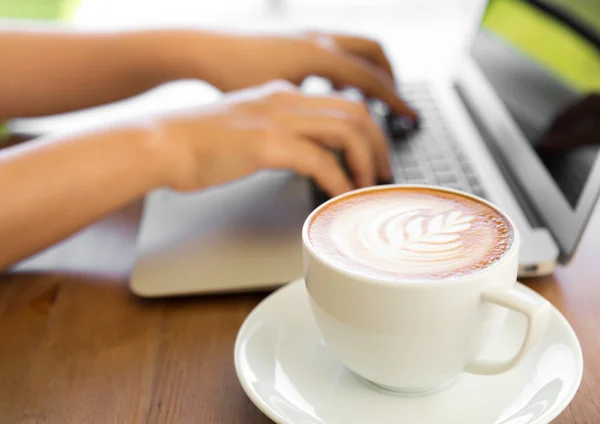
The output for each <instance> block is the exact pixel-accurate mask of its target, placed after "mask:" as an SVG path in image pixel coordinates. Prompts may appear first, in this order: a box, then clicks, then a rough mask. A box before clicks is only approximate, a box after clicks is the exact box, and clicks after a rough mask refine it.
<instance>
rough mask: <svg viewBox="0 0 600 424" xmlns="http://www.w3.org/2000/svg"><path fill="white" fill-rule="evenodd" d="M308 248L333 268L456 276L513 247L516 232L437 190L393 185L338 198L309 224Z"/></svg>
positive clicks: (487, 210)
mask: <svg viewBox="0 0 600 424" xmlns="http://www.w3.org/2000/svg"><path fill="white" fill-rule="evenodd" d="M308 237H309V240H310V243H311V244H312V246H313V247H314V248H315V250H316V251H317V252H319V254H320V255H322V256H323V257H325V258H326V259H327V260H328V261H329V262H332V263H333V264H334V265H336V266H338V267H340V268H342V269H346V270H348V271H353V272H357V273H360V274H362V275H365V276H369V277H376V278H383V279H387V280H394V279H396V280H397V279H400V280H428V279H439V278H447V277H458V276H463V275H467V274H470V273H473V272H476V271H478V270H481V269H484V268H486V267H488V266H489V265H491V264H493V263H494V262H496V261H498V260H500V259H501V258H502V257H503V256H504V255H505V254H506V253H507V252H508V251H509V250H510V248H511V246H512V244H513V239H514V231H513V229H512V227H511V225H510V223H509V222H508V221H507V220H506V218H504V216H502V215H501V214H500V213H498V212H497V211H496V210H495V209H494V208H492V207H490V206H488V205H486V204H484V203H482V202H479V201H477V200H475V199H472V198H470V197H466V196H462V195H460V194H454V193H447V192H444V191H438V190H434V189H426V188H425V189H424V188H419V189H415V188H408V187H407V188H402V187H394V188H389V189H380V190H372V191H363V192H358V193H354V194H351V195H349V196H346V197H342V198H340V199H337V200H334V201H333V202H331V203H329V204H327V205H325V206H324V207H323V208H322V209H321V210H320V211H318V212H317V213H316V214H315V216H314V217H313V219H312V221H311V222H310V223H309V227H308Z"/></svg>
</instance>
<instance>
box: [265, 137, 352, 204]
mask: <svg viewBox="0 0 600 424" xmlns="http://www.w3.org/2000/svg"><path fill="white" fill-rule="evenodd" d="M264 141H265V143H264V146H263V149H262V151H263V154H262V164H261V165H262V168H268V169H290V170H292V171H294V172H296V173H298V174H300V175H305V176H307V177H311V178H313V179H314V180H315V182H316V183H317V185H318V186H320V187H321V188H322V189H323V190H324V191H325V192H326V193H327V194H329V195H330V196H331V197H335V196H338V195H340V194H343V193H346V192H347V191H350V190H352V189H353V188H354V186H353V185H352V183H351V181H350V179H349V178H348V176H347V175H346V173H345V172H344V171H343V169H342V167H341V165H340V163H339V162H338V160H337V158H336V156H335V155H334V154H333V153H332V152H331V151H329V150H327V149H325V148H323V147H321V146H319V145H318V144H316V143H314V142H313V141H311V140H309V139H307V138H304V137H299V136H293V135H279V136H277V137H276V138H273V139H271V140H264Z"/></svg>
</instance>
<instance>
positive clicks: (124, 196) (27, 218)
mask: <svg viewBox="0 0 600 424" xmlns="http://www.w3.org/2000/svg"><path fill="white" fill-rule="evenodd" d="M156 137H157V136H156V135H155V132H154V131H153V130H151V129H149V128H146V127H144V126H127V127H120V128H114V129H110V130H103V131H97V132H88V133H87V134H81V135H76V136H70V137H63V138H55V139H39V140H36V141H32V142H30V143H28V144H26V145H21V146H18V147H13V148H7V149H4V150H0V204H1V205H2V207H1V208H0V269H6V268H7V267H9V266H11V265H12V264H14V263H15V262H17V261H19V260H21V259H23V258H25V257H27V256H29V255H31V254H33V253H35V252H37V251H39V250H41V249H43V248H46V247H48V246H50V245H51V244H53V243H55V242H57V241H59V240H61V239H63V238H65V237H67V236H69V235H71V234H72V233H74V232H76V231H78V230H80V229H82V228H83V227H85V226H87V225H88V224H91V223H92V222H94V221H96V220H98V219H100V218H101V217H103V216H105V215H106V214H108V213H110V212H112V211H115V210H117V209H119V208H120V207H122V206H124V205H125V204H127V203H129V202H130V201H132V200H134V199H136V198H138V197H139V196H141V195H143V194H144V193H146V192H147V191H149V190H151V189H153V188H155V187H158V186H160V185H161V184H162V183H161V169H162V168H161V167H162V164H163V162H164V155H163V154H162V153H159V152H158V150H159V149H158V147H157V146H158V143H157V141H156Z"/></svg>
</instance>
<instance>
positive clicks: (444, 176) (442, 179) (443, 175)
mask: <svg viewBox="0 0 600 424" xmlns="http://www.w3.org/2000/svg"><path fill="white" fill-rule="evenodd" d="M435 178H436V180H437V181H438V182H439V183H440V184H454V183H458V179H457V178H456V176H455V175H454V174H453V173H452V172H439V173H438V172H436V173H435Z"/></svg>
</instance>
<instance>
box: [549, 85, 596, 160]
mask: <svg viewBox="0 0 600 424" xmlns="http://www.w3.org/2000/svg"><path fill="white" fill-rule="evenodd" d="M590 145H600V94H599V93H594V94H590V95H589V96H587V97H585V98H584V99H583V100H581V101H579V102H577V103H575V104H574V105H572V106H570V107H568V108H567V109H565V111H564V112H562V113H561V114H560V115H559V116H558V117H557V118H556V119H555V120H554V122H553V123H552V125H550V129H549V130H548V131H547V132H546V134H545V135H544V136H543V137H542V139H541V141H540V143H539V148H540V150H541V151H543V152H545V153H556V152H561V151H565V150H570V149H574V148H577V147H582V146H590Z"/></svg>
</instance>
